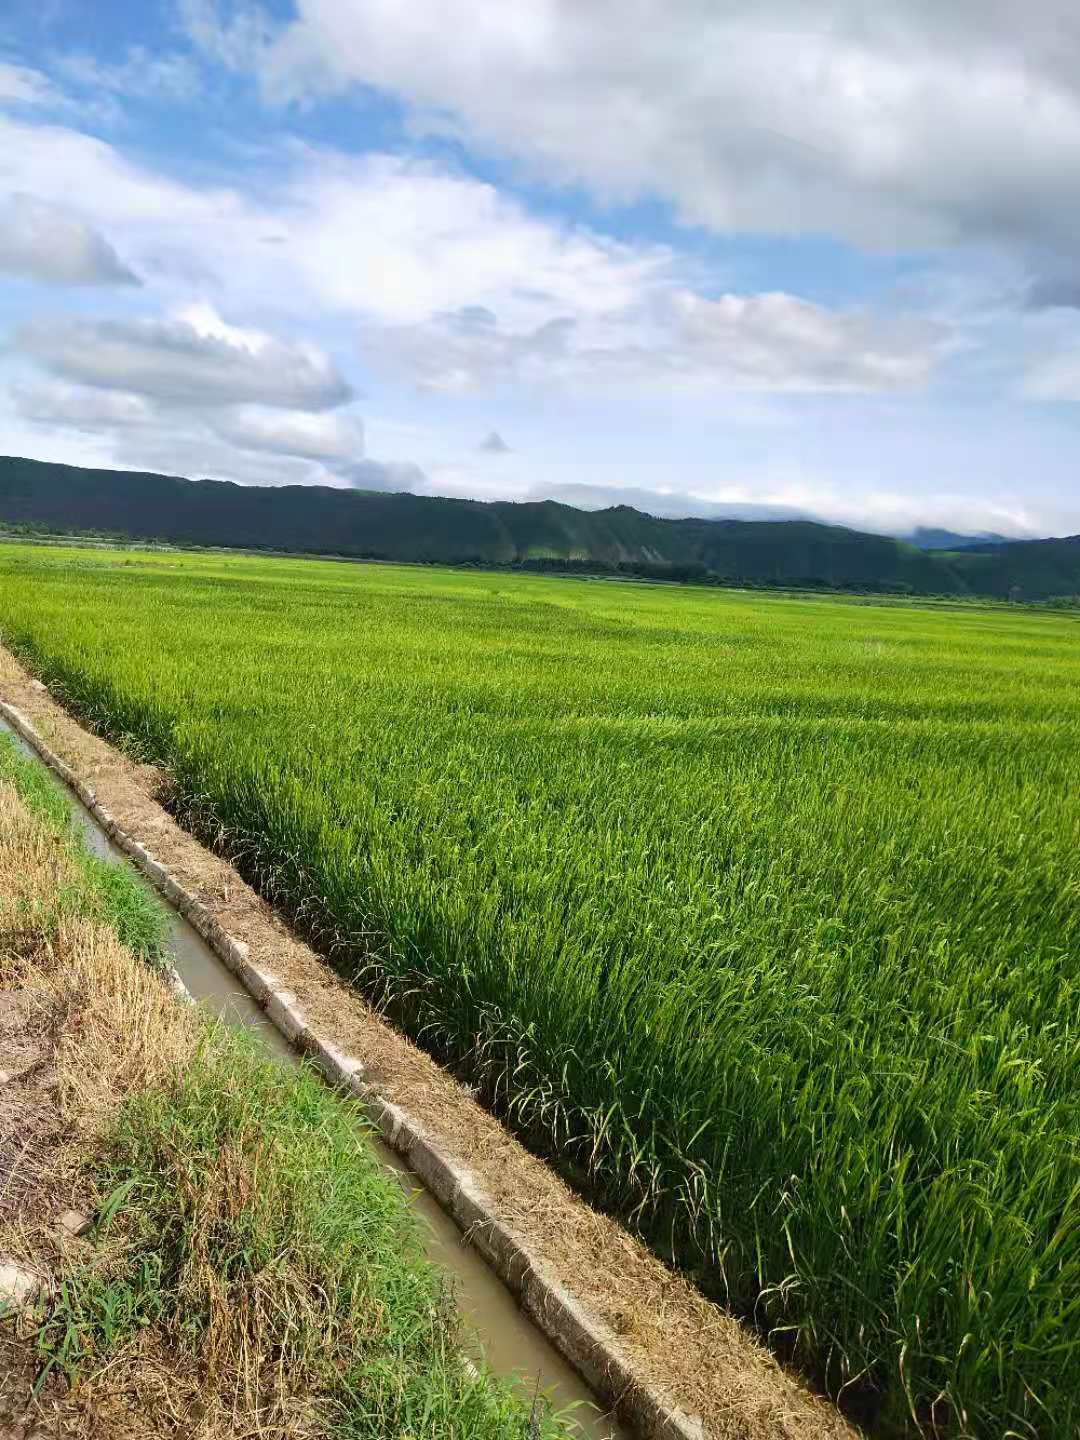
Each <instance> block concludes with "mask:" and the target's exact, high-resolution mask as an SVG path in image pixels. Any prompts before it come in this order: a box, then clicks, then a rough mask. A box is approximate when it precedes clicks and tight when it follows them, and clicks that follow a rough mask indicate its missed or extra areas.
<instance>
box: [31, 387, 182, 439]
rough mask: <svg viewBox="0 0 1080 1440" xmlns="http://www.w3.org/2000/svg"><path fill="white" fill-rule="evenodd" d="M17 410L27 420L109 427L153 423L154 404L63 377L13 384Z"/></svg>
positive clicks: (95, 428)
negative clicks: (73, 382)
mask: <svg viewBox="0 0 1080 1440" xmlns="http://www.w3.org/2000/svg"><path fill="white" fill-rule="evenodd" d="M11 395H12V399H13V401H14V404H15V409H16V410H17V411H18V413H19V414H20V415H21V416H23V418H24V419H27V420H36V421H38V422H39V423H41V424H46V425H57V426H63V427H67V428H70V429H75V430H88V431H91V432H96V431H99V430H110V429H113V428H114V427H120V428H124V429H126V428H128V427H130V426H135V425H150V424H152V423H153V421H154V419H155V411H154V408H153V406H152V405H150V404H149V402H148V401H147V400H145V399H144V398H143V396H141V395H133V394H131V392H130V391H126V390H97V389H94V388H92V387H88V386H84V385H69V384H67V383H65V382H64V381H61V380H50V381H40V380H38V381H32V382H29V383H24V384H19V385H14V386H12V389H11Z"/></svg>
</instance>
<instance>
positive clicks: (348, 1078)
mask: <svg viewBox="0 0 1080 1440" xmlns="http://www.w3.org/2000/svg"><path fill="white" fill-rule="evenodd" d="M42 688H44V687H42ZM0 714H2V715H3V716H4V718H5V719H6V720H7V722H8V724H9V725H10V726H11V727H12V729H13V730H15V731H16V732H17V733H18V734H19V735H21V736H22V738H23V739H24V740H25V741H26V742H27V744H28V745H30V746H31V747H32V748H33V749H34V750H35V751H36V752H37V754H38V755H39V756H40V757H41V759H42V760H43V761H44V762H45V764H46V765H48V767H49V768H50V769H51V770H52V771H53V772H54V773H55V774H56V775H58V776H59V778H60V779H61V780H63V781H64V783H65V784H66V785H68V786H69V787H70V788H71V789H72V790H73V791H74V792H75V794H76V795H77V796H78V797H79V799H80V800H81V801H82V803H83V804H84V805H85V806H86V808H87V810H88V811H89V812H90V814H91V815H92V816H93V817H94V819H95V820H96V821H97V823H98V824H99V825H100V826H101V828H102V830H104V831H105V833H106V834H107V835H108V836H109V838H110V839H111V840H112V841H113V842H114V843H115V844H116V846H117V847H118V848H119V849H120V850H122V851H124V853H125V854H127V855H128V856H129V857H130V858H131V859H132V860H133V861H134V863H135V864H136V865H137V866H138V868H139V869H140V870H141V871H142V872H143V874H144V875H146V877H147V878H148V879H149V880H150V881H151V883H152V884H153V885H154V887H155V888H156V889H157V890H158V891H160V893H161V894H162V895H163V896H164V897H165V899H166V900H168V901H169V903H170V904H171V905H173V906H174V907H175V908H176V909H177V910H178V911H179V912H180V913H181V914H182V915H183V916H184V917H185V918H186V919H187V920H188V921H189V922H190V923H191V925H192V926H193V927H194V929H195V930H197V931H198V933H199V934H200V935H201V936H202V937H203V939H204V940H205V941H206V943H207V945H208V946H209V947H210V949H211V950H213V952H214V953H215V954H216V955H217V956H218V958H219V959H220V960H221V961H222V962H223V963H224V964H225V965H226V966H227V967H228V969H229V970H230V971H231V972H232V973H233V974H234V975H235V976H236V977H237V979H238V980H239V981H240V983H241V985H243V987H244V989H245V990H247V992H248V993H249V994H250V995H251V996H252V998H253V999H254V1000H255V1002H256V1003H257V1004H258V1005H259V1006H260V1008H261V1009H262V1010H264V1011H265V1013H266V1016H267V1018H268V1020H269V1021H270V1023H271V1024H272V1025H273V1026H274V1027H275V1028H276V1029H277V1030H278V1031H279V1032H280V1033H281V1034H282V1035H283V1036H284V1037H285V1038H286V1039H287V1040H288V1042H289V1043H290V1044H291V1045H292V1046H293V1047H294V1048H295V1049H296V1050H298V1051H299V1052H300V1053H301V1054H303V1055H306V1056H308V1057H309V1058H310V1059H311V1060H312V1061H313V1063H314V1064H315V1065H316V1066H317V1067H318V1069H319V1070H320V1071H321V1073H322V1074H323V1075H324V1076H325V1078H326V1079H327V1080H328V1081H329V1082H330V1084H332V1085H335V1086H337V1087H339V1088H341V1089H343V1090H346V1091H348V1092H349V1093H351V1094H352V1095H354V1096H355V1097H356V1098H357V1099H358V1100H359V1101H360V1102H361V1103H362V1105H363V1107H364V1109H365V1111H366V1112H367V1114H368V1115H369V1116H370V1118H371V1120H372V1122H373V1123H374V1125H375V1126H376V1128H377V1129H378V1130H379V1132H380V1133H381V1135H382V1137H383V1139H384V1140H385V1141H386V1143H387V1144H388V1145H389V1146H390V1147H391V1149H393V1150H395V1151H396V1152H397V1153H398V1154H399V1155H401V1156H402V1158H403V1159H404V1160H405V1162H406V1164H407V1165H408V1166H409V1168H410V1169H411V1170H412V1171H413V1172H414V1173H415V1174H416V1175H417V1176H418V1178H419V1179H420V1180H421V1181H422V1182H423V1184H424V1185H425V1186H426V1188H427V1189H428V1190H429V1191H430V1192H431V1194H432V1195H433V1196H434V1197H435V1199H436V1200H437V1201H438V1202H439V1204H440V1205H441V1206H442V1208H443V1209H444V1210H445V1211H446V1212H447V1213H448V1214H449V1215H451V1216H452V1217H453V1219H454V1221H455V1223H456V1224H457V1226H458V1227H459V1229H460V1230H461V1231H462V1234H463V1235H464V1237H465V1239H466V1240H467V1242H468V1243H469V1244H470V1245H472V1246H473V1248H474V1249H476V1250H477V1251H478V1252H479V1254H480V1255H482V1256H483V1258H484V1259H485V1260H486V1261H487V1263H488V1264H489V1265H490V1266H491V1268H492V1269H493V1270H494V1271H495V1273H496V1274H497V1275H498V1276H499V1278H500V1279H501V1280H502V1281H503V1283H504V1284H505V1285H506V1286H507V1287H508V1289H509V1290H510V1291H511V1293H512V1294H513V1295H514V1296H515V1297H516V1298H517V1299H518V1301H519V1302H520V1304H521V1307H522V1309H523V1310H524V1311H525V1313H526V1314H527V1315H528V1316H529V1317H530V1319H531V1320H532V1321H533V1323H534V1324H535V1325H536V1327H537V1328H538V1329H539V1330H540V1331H541V1332H542V1333H543V1334H544V1335H546V1336H547V1338H548V1339H549V1340H550V1341H551V1342H552V1344H553V1345H554V1346H555V1348H556V1349H557V1350H558V1351H559V1352H560V1353H561V1354H562V1355H564V1356H565V1358H566V1359H567V1360H568V1361H569V1363H570V1364H571V1365H572V1366H573V1367H574V1369H575V1370H576V1371H577V1372H578V1374H580V1375H581V1376H582V1378H583V1379H584V1380H585V1381H586V1382H587V1383H588V1385H589V1386H590V1387H591V1388H592V1390H593V1391H594V1392H595V1394H596V1395H597V1396H598V1398H599V1399H600V1400H601V1401H602V1402H603V1403H604V1404H606V1405H608V1406H610V1407H611V1408H612V1409H613V1410H614V1411H615V1413H616V1414H617V1415H618V1416H619V1418H620V1419H621V1420H622V1421H624V1422H625V1423H626V1424H627V1425H629V1426H631V1427H632V1428H633V1429H634V1430H635V1431H636V1432H637V1433H638V1434H640V1435H641V1436H643V1437H647V1440H654V1437H655V1440H707V1435H708V1432H707V1430H706V1427H705V1424H704V1422H703V1421H702V1420H701V1419H700V1418H699V1417H697V1416H693V1415H688V1414H686V1413H685V1411H682V1410H680V1409H679V1408H678V1407H676V1406H674V1405H672V1404H671V1403H670V1402H669V1401H668V1400H667V1399H666V1397H664V1396H663V1395H662V1394H660V1393H659V1392H658V1391H657V1390H656V1389H655V1387H653V1386H652V1385H650V1384H649V1383H647V1382H646V1381H645V1380H644V1379H643V1377H641V1376H640V1375H639V1374H637V1373H636V1372H635V1369H634V1367H633V1365H632V1364H630V1363H629V1362H628V1360H627V1359H626V1358H625V1356H624V1355H623V1354H622V1352H621V1348H620V1346H619V1344H618V1340H617V1338H616V1336H615V1335H614V1333H613V1332H612V1331H611V1330H610V1329H609V1327H608V1326H606V1325H605V1324H604V1323H603V1322H602V1321H601V1320H599V1319H598V1318H597V1317H596V1316H595V1315H594V1314H592V1313H591V1312H590V1311H589V1310H588V1308H587V1307H586V1306H585V1305H583V1304H582V1303H581V1301H580V1300H579V1299H578V1298H577V1297H576V1296H575V1295H574V1294H573V1293H572V1292H571V1291H570V1290H569V1289H568V1288H567V1287H566V1286H565V1285H563V1284H562V1283H561V1282H559V1281H558V1280H557V1279H556V1277H555V1276H554V1275H552V1274H551V1273H550V1271H549V1269H548V1267H547V1266H546V1265H544V1263H543V1262H542V1261H541V1260H540V1259H539V1258H538V1257H536V1256H535V1255H533V1254H532V1253H531V1252H530V1250H529V1248H528V1246H527V1244H526V1242H525V1241H524V1240H523V1238H522V1237H521V1236H520V1235H518V1234H516V1233H515V1232H514V1230H513V1229H512V1228H511V1227H509V1226H507V1225H506V1224H505V1223H504V1222H503V1221H502V1220H500V1219H499V1218H498V1217H497V1215H496V1213H495V1209H494V1206H493V1204H492V1202H491V1200H490V1199H489V1197H488V1196H487V1195H486V1194H485V1193H484V1191H483V1189H482V1188H481V1187H480V1185H479V1184H478V1183H477V1181H476V1178H475V1176H474V1175H473V1174H472V1172H471V1171H470V1170H469V1169H468V1167H467V1166H465V1165H463V1164H461V1163H460V1162H459V1161H458V1160H457V1159H456V1158H455V1157H454V1156H452V1155H449V1154H447V1153H446V1152H445V1151H444V1150H443V1149H442V1148H440V1147H439V1146H438V1145H437V1144H436V1143H435V1142H434V1141H433V1140H432V1139H431V1137H430V1136H429V1135H428V1134H427V1132H426V1131H425V1129H424V1126H423V1124H422V1123H421V1122H420V1121H419V1120H418V1119H416V1118H415V1117H414V1116H412V1115H411V1114H409V1113H408V1111H406V1110H404V1109H403V1108H402V1107H401V1106H399V1105H395V1104H393V1103H391V1102H390V1101H389V1100H388V1099H387V1098H386V1097H385V1096H384V1095H383V1094H381V1093H380V1091H379V1087H378V1085H377V1083H376V1082H375V1081H374V1080H372V1079H370V1078H368V1077H367V1076H366V1075H365V1070H364V1065H363V1062H362V1061H361V1060H359V1059H356V1058H355V1057H353V1056H350V1055H344V1054H342V1053H341V1052H340V1051H339V1050H337V1049H336V1048H335V1047H334V1046H333V1045H331V1044H330V1043H329V1041H328V1040H327V1039H326V1038H325V1037H324V1036H323V1035H321V1034H320V1033H319V1032H318V1030H317V1029H315V1028H314V1027H312V1026H311V1025H309V1024H308V1022H307V1020H306V1019H305V1017H304V1014H303V1012H302V1011H301V1010H300V1008H299V1007H298V1005H297V1001H296V997H295V996H294V995H293V994H291V993H290V992H289V991H288V990H286V989H284V988H283V987H282V986H281V985H280V983H279V981H278V979H277V977H276V976H274V975H273V974H272V973H271V972H270V971H269V970H266V969H262V968H260V967H259V966H258V965H256V964H255V963H254V962H253V960H252V958H251V955H250V953H249V950H248V947H247V945H245V944H244V943H243V942H242V941H240V940H237V939H236V938H235V937H233V936H232V935H230V934H229V933H228V932H227V931H226V930H225V929H224V928H223V927H222V926H221V925H220V924H219V922H218V921H217V920H216V919H215V917H214V916H213V915H212V914H211V912H210V911H209V910H208V909H207V908H206V906H205V905H203V904H202V903H201V901H199V900H198V899H197V898H196V897H195V896H194V895H192V894H191V893H190V892H189V891H188V890H186V889H185V888H184V887H183V886H182V885H180V884H179V882H178V881H177V880H176V878H175V877H174V876H173V875H172V874H171V873H170V872H169V871H168V869H167V868H166V867H165V866H164V865H162V864H161V863H160V862H159V861H158V860H157V859H155V857H154V856H153V855H152V854H151V853H150V851H148V850H147V849H146V847H145V846H143V845H141V844H140V843H139V842H138V841H137V840H135V839H134V838H133V837H132V836H130V835H128V834H127V832H126V831H125V830H124V829H123V828H122V826H121V825H120V824H119V823H118V821H117V820H116V818H115V817H114V816H113V815H112V814H111V813H110V812H109V811H108V810H107V809H105V807H104V806H102V805H99V804H98V801H97V797H96V795H95V793H94V791H93V790H92V789H91V788H90V787H89V786H88V785H86V784H85V783H84V782H83V781H82V779H81V778H80V777H79V776H78V775H77V774H75V772H74V771H73V770H72V769H71V768H70V766H68V765H67V764H66V763H65V762H64V761H63V760H62V759H61V758H60V756H59V755H57V754H56V753H55V752H54V751H53V750H52V749H51V748H50V746H49V745H48V744H47V743H46V742H45V740H44V739H43V738H42V736H41V735H40V734H39V733H38V731H37V729H36V728H35V727H34V725H33V724H32V723H31V722H30V721H29V720H28V719H27V718H26V716H25V715H23V714H22V712H21V711H20V710H17V709H16V708H15V706H13V705H9V704H8V703H7V702H6V701H0ZM180 989H181V990H183V986H182V984H181V985H180ZM184 993H186V992H184Z"/></svg>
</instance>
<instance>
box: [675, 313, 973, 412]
mask: <svg viewBox="0 0 1080 1440" xmlns="http://www.w3.org/2000/svg"><path fill="white" fill-rule="evenodd" d="M673 305H674V310H675V316H676V327H675V328H676V336H677V339H678V341H680V342H681V344H679V345H678V346H677V349H676V351H675V357H676V361H677V363H678V364H680V365H687V364H689V365H693V366H700V367H702V368H703V369H704V370H706V371H707V372H709V373H710V374H712V375H714V376H715V377H716V378H717V379H719V380H722V381H723V382H724V383H725V384H726V385H728V386H730V387H731V388H732V389H748V390H773V391H810V390H817V391H829V390H833V391H859V390H868V391H873V390H903V389H909V388H911V387H913V386H918V385H921V384H923V383H924V382H925V381H926V379H927V378H928V376H929V373H930V371H931V369H932V368H933V365H934V363H935V360H936V358H937V354H938V351H939V348H940V346H941V345H942V344H943V343H944V340H945V334H944V331H941V330H938V328H937V327H934V326H931V325H929V324H927V323H926V322H914V321H908V322H906V323H898V322H897V321H895V320H887V319H886V320H883V319H882V318H881V317H875V316H873V315H871V314H869V313H868V312H866V311H864V310H830V309H827V308H826V307H824V306H822V305H814V304H812V303H811V302H810V301H808V300H801V299H799V298H798V297H797V296H794V295H785V294H783V293H779V292H777V293H771V294H763V295H722V296H721V297H720V298H719V299H718V300H706V299H703V298H702V297H701V296H700V295H694V294H691V293H690V292H689V291H681V292H679V293H678V294H676V295H675V296H674V297H673Z"/></svg>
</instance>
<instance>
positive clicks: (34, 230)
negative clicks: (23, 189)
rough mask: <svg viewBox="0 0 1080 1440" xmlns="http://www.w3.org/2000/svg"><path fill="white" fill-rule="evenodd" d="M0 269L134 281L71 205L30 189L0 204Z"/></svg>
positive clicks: (48, 278)
mask: <svg viewBox="0 0 1080 1440" xmlns="http://www.w3.org/2000/svg"><path fill="white" fill-rule="evenodd" d="M0 270H7V271H9V272H11V273H13V274H16V275H25V276H29V277H30V278H31V279H33V280H42V281H45V282H47V283H50V284H55V285H137V284H138V283H139V281H138V277H137V276H136V275H135V274H134V273H133V272H132V271H131V270H129V269H128V267H127V266H126V265H125V264H124V263H123V261H122V260H121V259H120V257H119V256H118V255H117V253H116V251H115V250H114V249H113V247H112V246H111V245H110V244H109V242H108V241H107V240H106V239H105V237H104V236H103V235H101V234H100V233H99V232H98V231H97V230H95V229H94V227H93V226H92V225H89V224H87V222H86V221H85V220H83V219H81V218H80V217H79V216H78V215H76V214H75V213H73V212H72V211H70V210H68V209H66V208H65V207H63V206H60V205H54V204H52V203H51V202H50V201H47V200H39V199H38V198H37V197H35V196H33V195H26V194H21V193H15V194H13V195H9V196H7V198H6V200H5V202H4V205H3V207H2V208H0Z"/></svg>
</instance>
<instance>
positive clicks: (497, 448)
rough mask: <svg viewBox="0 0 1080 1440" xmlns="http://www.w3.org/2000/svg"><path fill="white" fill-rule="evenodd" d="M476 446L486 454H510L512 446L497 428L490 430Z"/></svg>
mask: <svg viewBox="0 0 1080 1440" xmlns="http://www.w3.org/2000/svg"><path fill="white" fill-rule="evenodd" d="M476 448H477V449H478V450H479V451H481V453H482V454H484V455H509V454H510V446H509V445H508V444H507V443H506V441H505V440H504V439H503V437H502V436H501V435H500V434H499V432H498V431H497V430H489V431H488V433H487V434H486V435H485V436H484V438H483V440H481V441H480V444H479V445H478V446H477V447H476Z"/></svg>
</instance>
